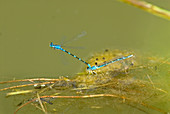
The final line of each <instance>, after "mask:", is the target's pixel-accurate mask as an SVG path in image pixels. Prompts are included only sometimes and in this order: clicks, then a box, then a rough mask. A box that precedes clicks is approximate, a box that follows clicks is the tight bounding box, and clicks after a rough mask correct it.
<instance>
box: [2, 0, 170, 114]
mask: <svg viewBox="0 0 170 114" xmlns="http://www.w3.org/2000/svg"><path fill="white" fill-rule="evenodd" d="M149 2H151V3H153V4H156V5H158V6H160V7H162V8H165V9H169V10H170V1H169V0H163V1H162V0H149ZM82 31H86V32H87V35H86V36H84V37H82V38H81V39H79V40H77V41H75V42H72V43H70V44H68V46H75V47H80V46H81V47H85V49H69V48H68V49H67V50H69V51H70V52H72V53H73V54H75V55H78V56H79V57H81V58H83V59H84V60H86V59H87V58H88V57H90V55H92V54H93V53H95V52H100V51H102V50H104V49H105V48H109V49H129V50H134V51H140V52H141V53H152V54H153V55H158V56H163V57H169V56H170V55H169V49H170V21H168V20H165V19H162V18H160V17H156V16H154V15H151V14H149V13H147V12H145V11H143V10H141V9H137V8H135V7H133V6H130V5H127V4H124V3H122V2H119V1H117V0H105V1H104V0H0V55H1V56H0V80H1V81H5V80H12V79H14V78H16V79H25V78H38V77H48V78H58V76H61V75H63V76H67V75H68V76H69V77H72V76H74V74H75V73H77V72H80V71H81V70H82V68H84V67H85V65H84V64H83V63H81V62H79V61H78V60H76V59H74V58H73V57H70V56H69V55H66V54H65V53H63V52H61V51H55V50H54V49H51V48H50V47H49V43H50V42H51V41H52V42H55V43H60V42H61V41H62V39H63V37H66V40H70V39H71V38H73V37H75V36H77V35H79V34H80V33H81V32H82ZM62 59H63V60H62ZM4 95H5V93H4V94H1V95H0V96H1V102H0V105H1V106H0V113H1V114H4V113H6V114H11V113H13V112H14V110H15V108H16V107H15V106H14V104H15V102H14V101H13V100H15V99H13V98H8V99H6V98H4Z"/></svg>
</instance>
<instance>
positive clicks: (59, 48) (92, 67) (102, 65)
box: [50, 42, 134, 71]
mask: <svg viewBox="0 0 170 114" xmlns="http://www.w3.org/2000/svg"><path fill="white" fill-rule="evenodd" d="M50 47H52V48H54V49H56V50H61V51H63V52H65V53H67V54H69V55H71V56H73V57H74V58H76V59H78V60H79V61H81V62H83V63H84V64H86V65H87V66H88V67H87V70H88V71H95V70H97V69H99V68H102V67H104V66H107V65H109V64H111V63H114V62H117V61H121V60H125V59H128V58H131V57H133V56H134V55H133V54H130V55H128V56H123V57H120V58H117V59H112V60H110V61H108V62H105V63H103V64H101V65H93V66H92V65H90V64H89V63H88V62H86V61H84V60H83V59H81V58H79V57H77V56H76V55H74V54H72V53H70V52H69V51H67V50H65V49H64V48H63V47H62V45H58V44H54V43H53V42H51V43H50Z"/></svg>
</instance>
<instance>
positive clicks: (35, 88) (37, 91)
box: [0, 49, 170, 113]
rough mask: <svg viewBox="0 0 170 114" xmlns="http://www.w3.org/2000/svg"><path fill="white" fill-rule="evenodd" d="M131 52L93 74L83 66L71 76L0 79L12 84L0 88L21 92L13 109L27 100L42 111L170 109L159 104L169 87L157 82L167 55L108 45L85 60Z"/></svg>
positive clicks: (103, 60) (96, 60)
mask: <svg viewBox="0 0 170 114" xmlns="http://www.w3.org/2000/svg"><path fill="white" fill-rule="evenodd" d="M130 54H133V55H134V57H132V58H128V59H125V60H122V61H117V62H115V63H113V64H109V65H107V66H105V67H102V68H100V69H97V70H96V71H95V74H91V73H89V72H87V71H86V69H87V68H84V70H83V72H80V73H77V74H76V75H75V78H74V79H68V78H66V77H64V76H61V77H60V78H59V79H46V78H37V79H23V80H12V81H6V82H0V84H7V83H8V84H14V86H11V87H6V88H2V89H0V91H5V90H8V91H10V92H9V93H7V96H8V97H9V96H17V95H18V96H19V95H24V100H21V102H20V103H19V104H18V108H17V110H16V111H15V113H16V112H18V111H19V110H20V109H21V108H24V107H25V106H26V105H29V104H32V105H33V106H35V107H36V108H38V109H40V110H42V111H43V112H44V113H47V112H52V113H54V112H57V113H60V112H64V111H67V110H72V112H74V111H73V110H76V108H79V109H82V110H86V109H88V110H93V111H94V110H95V109H98V110H100V109H107V107H109V108H110V109H113V110H114V111H115V112H116V113H123V112H126V111H127V110H126V109H127V108H129V107H130V108H129V110H130V109H133V110H135V111H136V112H140V113H167V112H169V111H170V110H169V109H168V107H161V106H159V104H160V103H165V102H166V103H167V104H168V103H169V101H168V100H169V99H170V97H169V93H168V90H166V89H165V90H164V85H163V86H162V84H161V83H160V82H159V80H160V79H159V78H160V77H166V76H167V75H168V74H169V71H168V70H167V69H168V68H169V61H168V59H164V58H158V57H157V58H156V57H147V56H142V55H139V54H136V53H134V52H130V51H121V50H113V51H112V50H111V51H110V50H108V49H107V50H105V51H104V52H102V53H96V54H94V55H93V56H92V57H91V58H89V60H88V61H87V62H88V63H89V64H90V65H92V66H93V65H100V64H103V63H106V62H108V61H110V60H113V59H116V58H120V57H123V56H128V55H130ZM163 65H164V66H163ZM161 73H163V74H161ZM22 83H24V84H22ZM20 84H22V85H20ZM21 87H22V89H21ZM23 87H24V88H23ZM11 90H12V92H11ZM162 98H164V99H162ZM167 106H168V105H167ZM125 108H126V109H125Z"/></svg>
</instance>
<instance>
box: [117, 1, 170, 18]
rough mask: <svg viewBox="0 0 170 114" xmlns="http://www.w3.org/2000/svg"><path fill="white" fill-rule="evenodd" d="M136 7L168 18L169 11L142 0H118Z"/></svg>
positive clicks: (169, 16)
mask: <svg viewBox="0 0 170 114" xmlns="http://www.w3.org/2000/svg"><path fill="white" fill-rule="evenodd" d="M120 1H122V2H125V3H128V4H130V5H132V6H135V7H137V8H140V9H143V10H145V11H147V12H149V13H151V14H154V15H156V16H159V17H162V18H164V19H168V20H170V11H168V10H165V9H163V8H160V7H158V6H156V5H153V4H151V3H148V2H145V1H142V0H120Z"/></svg>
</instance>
